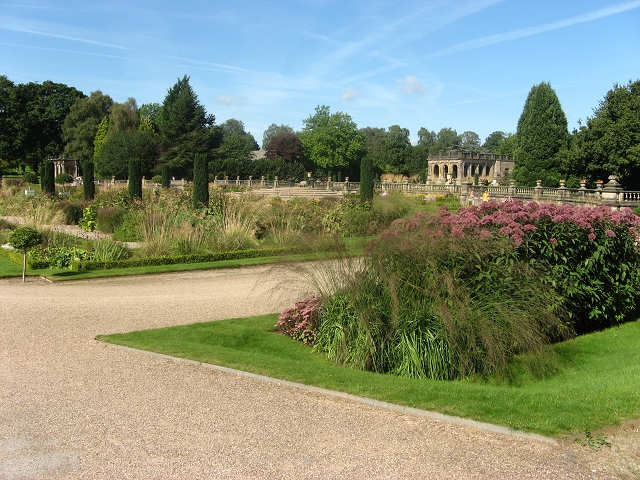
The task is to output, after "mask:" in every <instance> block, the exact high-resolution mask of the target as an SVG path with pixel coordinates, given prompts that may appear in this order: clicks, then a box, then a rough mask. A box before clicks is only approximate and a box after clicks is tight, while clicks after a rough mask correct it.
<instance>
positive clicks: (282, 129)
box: [262, 123, 296, 150]
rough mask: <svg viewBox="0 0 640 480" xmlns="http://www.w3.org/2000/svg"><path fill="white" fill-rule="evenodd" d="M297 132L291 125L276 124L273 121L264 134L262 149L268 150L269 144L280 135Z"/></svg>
mask: <svg viewBox="0 0 640 480" xmlns="http://www.w3.org/2000/svg"><path fill="white" fill-rule="evenodd" d="M295 133H296V132H295V131H294V130H293V128H291V127H290V126H289V125H284V124H282V125H276V124H275V123H272V124H271V125H269V126H268V127H267V129H266V130H265V131H264V133H263V134H262V149H263V150H268V149H269V144H270V143H271V142H272V141H273V139H275V138H276V137H279V136H280V135H291V134H295Z"/></svg>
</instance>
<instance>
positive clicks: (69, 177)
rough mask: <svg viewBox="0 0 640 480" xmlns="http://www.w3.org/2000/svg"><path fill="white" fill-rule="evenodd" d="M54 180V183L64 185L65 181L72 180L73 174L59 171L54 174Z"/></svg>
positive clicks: (69, 181)
mask: <svg viewBox="0 0 640 480" xmlns="http://www.w3.org/2000/svg"><path fill="white" fill-rule="evenodd" d="M55 180H56V183H59V184H61V185H64V184H66V183H71V182H73V176H72V175H70V174H68V173H59V174H58V175H56V179H55Z"/></svg>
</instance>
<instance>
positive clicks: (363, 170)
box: [360, 156, 373, 202]
mask: <svg viewBox="0 0 640 480" xmlns="http://www.w3.org/2000/svg"><path fill="white" fill-rule="evenodd" d="M360 199H361V200H362V201H363V202H365V201H366V202H368V201H371V199H373V162H372V161H371V158H370V157H369V156H365V157H363V158H362V161H361V162H360Z"/></svg>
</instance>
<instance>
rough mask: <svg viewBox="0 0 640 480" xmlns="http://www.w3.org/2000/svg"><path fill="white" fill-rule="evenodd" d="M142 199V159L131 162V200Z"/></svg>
mask: <svg viewBox="0 0 640 480" xmlns="http://www.w3.org/2000/svg"><path fill="white" fill-rule="evenodd" d="M135 198H142V165H141V162H140V159H138V158H134V159H131V160H129V199H130V200H132V201H133V200H134V199H135Z"/></svg>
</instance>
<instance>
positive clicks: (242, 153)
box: [217, 118, 258, 162]
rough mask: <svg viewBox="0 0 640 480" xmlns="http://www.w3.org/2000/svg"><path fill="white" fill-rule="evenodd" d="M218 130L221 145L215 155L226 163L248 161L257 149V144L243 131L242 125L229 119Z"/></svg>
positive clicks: (233, 119) (238, 121)
mask: <svg viewBox="0 0 640 480" xmlns="http://www.w3.org/2000/svg"><path fill="white" fill-rule="evenodd" d="M220 130H221V131H222V143H221V144H220V149H219V150H218V152H217V155H218V156H219V157H221V158H223V159H225V160H227V161H229V160H231V161H236V162H246V161H250V160H251V152H253V151H254V150H257V149H258V144H257V143H256V140H255V139H254V138H253V135H251V133H248V132H245V131H244V123H242V122H241V121H240V120H236V119H235V118H230V119H229V120H227V121H226V122H224V123H223V124H222V125H220Z"/></svg>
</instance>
